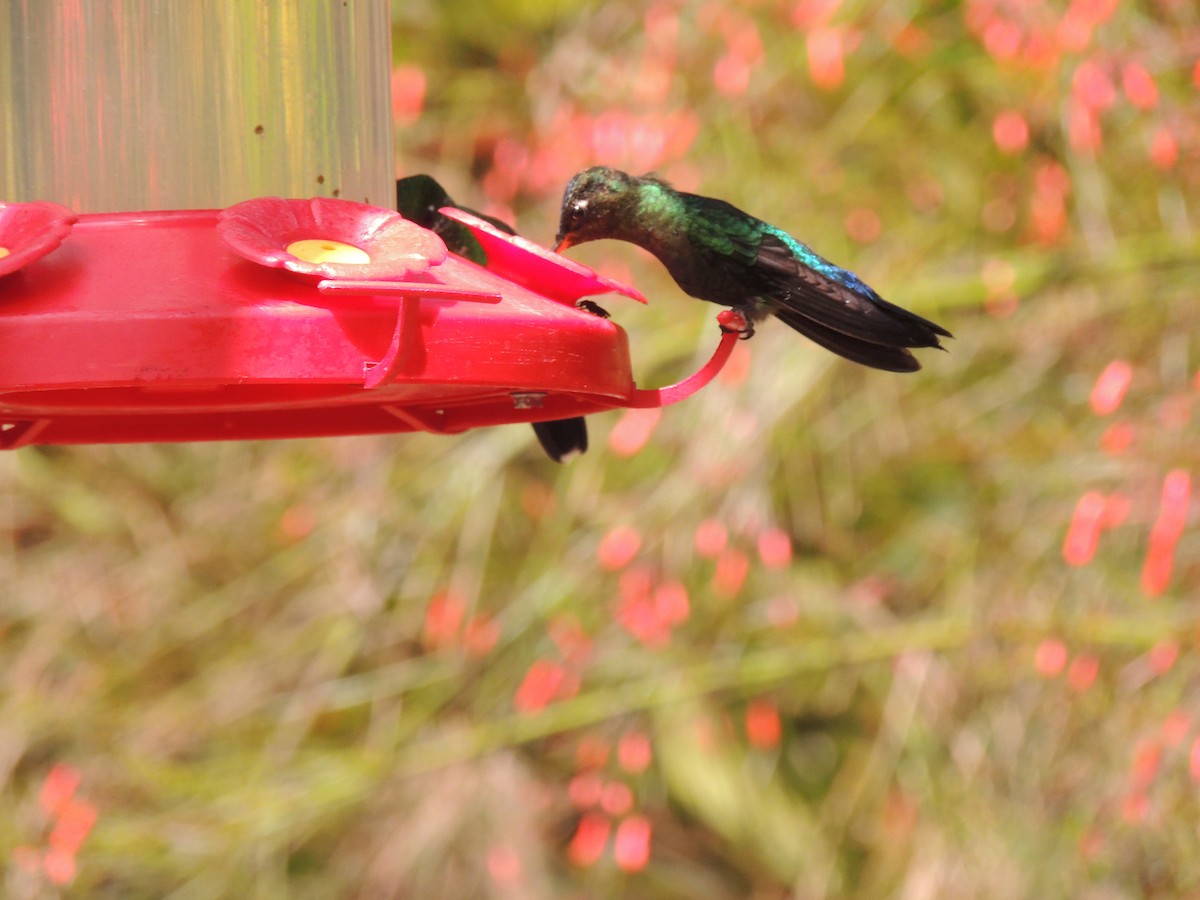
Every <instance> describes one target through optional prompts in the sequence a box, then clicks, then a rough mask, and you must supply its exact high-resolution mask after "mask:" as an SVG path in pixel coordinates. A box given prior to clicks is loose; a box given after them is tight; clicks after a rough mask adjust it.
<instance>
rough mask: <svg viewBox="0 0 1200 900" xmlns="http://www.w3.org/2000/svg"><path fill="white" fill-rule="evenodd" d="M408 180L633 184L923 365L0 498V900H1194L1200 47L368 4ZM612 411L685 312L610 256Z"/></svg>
mask: <svg viewBox="0 0 1200 900" xmlns="http://www.w3.org/2000/svg"><path fill="white" fill-rule="evenodd" d="M393 29H394V51H395V68H394V71H393V76H392V94H393V105H394V113H395V121H396V126H397V130H396V147H397V175H407V174H413V173H417V172H427V173H429V174H432V175H434V176H435V177H436V178H438V179H439V180H441V181H442V182H443V183H444V184H445V185H446V186H447V188H448V190H449V192H450V194H451V195H452V196H453V197H455V199H456V200H458V201H460V202H462V203H465V204H467V205H470V206H473V207H476V208H478V209H480V210H483V211H485V212H488V213H490V214H493V215H499V216H501V217H503V218H505V219H507V220H509V221H512V222H513V223H514V224H515V225H516V226H517V227H518V229H519V230H520V231H521V233H523V234H525V235H526V236H528V237H530V238H532V239H534V240H537V241H540V242H542V243H550V242H551V241H552V240H553V236H554V231H555V226H556V222H557V213H558V201H559V198H560V196H561V192H562V189H563V186H564V185H565V183H566V181H567V180H568V179H569V177H570V176H571V175H572V174H574V173H575V172H576V171H577V170H579V169H581V168H584V167H586V166H589V165H592V164H596V163H606V164H609V165H614V166H617V167H621V168H625V169H628V170H631V171H633V172H638V173H640V172H645V171H650V170H653V171H657V172H659V173H660V174H662V175H663V176H665V177H666V178H668V179H670V180H672V181H673V182H674V183H675V184H676V186H678V187H680V188H682V189H687V190H696V191H699V192H702V193H706V194H711V195H716V196H720V197H722V198H724V199H727V200H729V201H731V202H733V203H735V204H736V205H738V206H741V207H742V208H744V209H746V210H748V211H750V212H752V213H754V214H756V215H758V216H760V217H762V218H764V219H767V220H768V221H771V222H774V223H776V224H778V225H780V226H781V227H783V228H785V229H786V230H788V231H791V232H792V233H793V234H795V235H797V236H798V237H799V238H800V239H802V240H804V241H806V242H808V243H810V244H812V245H813V246H814V247H815V248H816V249H817V250H818V251H819V252H821V253H822V254H824V255H825V256H828V257H830V258H831V259H833V260H834V261H836V262H838V263H840V264H842V265H844V266H846V267H848V268H851V269H853V270H854V271H856V272H857V273H858V274H859V275H861V276H862V277H863V278H864V279H865V280H866V281H867V282H869V283H870V284H872V285H873V286H874V287H875V288H876V289H877V290H878V291H879V292H880V293H881V294H882V295H883V296H885V297H887V298H889V299H890V300H892V301H893V302H895V303H898V304H900V305H902V306H905V307H908V308H911V309H913V310H915V311H917V312H919V313H921V314H923V315H926V316H928V317H930V318H932V319H934V320H935V321H937V322H939V323H940V324H942V325H944V326H946V327H948V328H949V329H950V330H951V331H953V332H954V334H955V336H956V339H955V340H953V341H950V342H947V349H948V351H949V352H947V353H938V352H925V353H923V354H922V355H921V359H922V362H923V363H924V366H925V368H924V369H923V370H922V371H921V372H919V373H917V374H914V375H908V376H901V375H894V374H889V373H883V372H876V371H868V370H865V369H862V368H859V367H856V366H854V365H852V364H850V363H847V362H844V361H841V360H839V359H836V358H834V357H833V356H831V355H829V354H827V353H825V352H823V351H821V350H820V349H819V348H817V347H815V346H814V345H811V344H809V343H807V342H805V341H804V340H803V339H801V338H800V337H798V336H797V335H795V334H794V333H792V332H791V331H790V330H789V329H786V328H785V327H783V326H782V325H779V324H777V323H773V322H769V323H766V324H765V325H763V326H762V327H761V328H760V329H759V332H758V334H757V336H756V337H755V338H754V339H753V340H752V341H749V342H745V343H743V344H741V345H739V348H738V352H737V355H736V356H735V357H734V359H733V361H732V362H731V364H730V366H729V367H728V369H727V370H726V372H725V373H724V374H723V375H722V376H721V378H720V379H719V380H718V381H717V382H716V383H714V384H713V385H712V386H710V387H709V388H707V389H706V390H705V391H703V392H702V393H701V394H699V395H697V396H696V397H693V398H692V399H690V400H688V401H687V402H685V403H682V404H680V405H678V406H674V407H670V408H668V409H665V410H662V411H661V412H660V411H629V412H622V411H615V412H612V413H608V414H605V415H598V416H593V417H591V418H590V419H589V426H590V429H591V435H592V447H591V450H590V451H589V452H588V454H587V455H586V456H584V457H582V458H581V459H577V460H575V461H574V462H571V463H570V464H568V465H566V466H557V465H555V464H554V463H552V462H550V461H549V460H547V459H546V458H545V456H544V455H543V454H542V452H541V450H540V449H539V447H538V446H537V444H536V442H535V441H534V439H533V436H532V433H531V431H530V429H529V428H528V427H527V426H510V427H503V428H497V429H491V430H481V431H476V432H471V433H467V434H464V435H461V436H454V437H446V436H435V435H412V436H396V437H369V438H345V439H333V440H312V441H285V442H277V443H231V444H188V445H146V446H112V447H105V446H94V447H72V448H27V449H23V450H20V451H16V452H12V453H8V454H5V455H3V456H0V529H2V532H3V540H2V541H0V585H2V586H3V587H0V671H3V673H4V678H3V685H2V687H0V790H2V795H0V796H2V801H0V859H2V860H3V865H2V868H3V871H4V875H3V879H4V882H3V883H4V893H5V895H6V896H11V897H18V898H19V897H44V896H45V897H53V896H59V895H63V896H88V897H172V898H206V897H226V896H229V897H233V896H237V897H249V896H253V897H284V896H295V897H364V898H366V897H370V898H375V897H402V898H408V897H495V898H541V897H578V898H593V897H595V898H599V897H639V898H640V897H646V898H660V897H661V898H669V897H713V898H726V897H727V898H735V897H754V898H785V897H797V898H819V897H847V898H849V897H854V898H858V897H863V898H866V897H904V898H924V897H947V896H955V897H997V898H1009V897H1011V898H1025V897H1039V896H1040V897H1065V896H1071V897H1091V898H1105V900H1107V898H1122V897H1178V896H1184V895H1196V894H1197V893H1198V892H1200V706H1198V703H1197V701H1198V697H1200V655H1198V653H1197V649H1198V648H1197V640H1198V637H1200V617H1198V616H1197V611H1196V603H1197V588H1198V586H1200V535H1198V534H1197V531H1196V529H1195V527H1194V521H1195V518H1196V510H1195V504H1194V503H1193V502H1192V500H1193V495H1194V493H1195V490H1194V487H1193V484H1192V471H1193V469H1194V468H1195V467H1196V463H1197V452H1196V449H1195V448H1196V445H1195V444H1194V443H1193V441H1195V440H1196V436H1197V421H1196V419H1195V417H1194V416H1195V409H1194V408H1195V405H1196V399H1197V389H1198V382H1197V369H1198V365H1197V351H1198V350H1200V347H1198V338H1197V335H1196V331H1197V326H1198V324H1200V304H1198V303H1197V300H1198V299H1200V296H1198V288H1197V281H1198V278H1200V264H1198V262H1197V258H1198V251H1200V232H1198V229H1197V222H1196V218H1197V216H1198V215H1200V9H1198V8H1197V6H1196V5H1195V4H1193V3H1190V2H1187V0H1139V2H1129V3H1120V4H1118V3H1117V0H1053V2H1049V0H964V2H932V0H903V2H891V3H887V4H882V3H879V4H875V3H865V2H855V0H782V2H781V0H746V2H734V0H703V2H692V0H654V2H651V3H648V4H647V3H633V2H626V0H607V2H604V3H599V2H581V3H567V2H559V3H543V2H527V0H488V2H485V0H459V2H455V3H452V4H451V3H442V4H439V3H433V2H408V3H400V2H397V3H395V5H394V18H393ZM571 255H572V256H574V257H575V258H577V259H580V260H581V261H584V262H587V263H589V264H591V265H594V266H596V267H597V268H599V269H601V270H602V271H604V272H605V273H607V274H609V275H613V276H615V277H619V278H625V279H628V280H630V281H632V282H633V283H635V284H637V285H638V286H639V287H640V288H641V289H642V290H643V291H644V292H645V293H646V294H647V295H648V296H649V297H650V298H651V302H650V305H649V306H648V307H641V306H639V305H637V304H633V303H625V302H624V301H621V300H620V299H617V300H610V301H609V302H608V303H607V304H606V305H607V307H608V309H609V311H610V312H611V313H612V314H613V316H614V319H615V321H617V322H618V323H619V324H620V325H621V326H622V327H623V328H625V329H626V330H627V332H628V334H629V339H630V345H631V354H632V357H633V360H634V366H635V375H636V377H637V380H638V382H639V384H640V385H641V386H657V385H662V384H668V383H670V382H672V381H674V380H676V379H677V378H679V377H681V376H682V375H684V374H686V373H688V372H690V371H692V370H694V369H695V368H696V366H697V364H698V362H699V361H701V360H702V359H704V358H706V355H707V354H708V353H709V352H710V351H711V349H712V347H713V345H714V343H715V341H716V338H717V329H716V327H715V321H714V315H715V313H716V311H717V308H716V307H713V306H710V305H708V304H703V303H699V302H696V301H693V300H690V299H689V298H686V297H685V296H684V295H682V294H681V293H680V292H679V290H678V289H677V288H676V287H675V285H674V283H673V282H671V281H670V279H669V278H668V277H666V276H665V274H664V273H663V271H662V269H661V267H660V266H659V265H658V264H657V263H656V262H654V261H653V260H651V259H650V258H649V257H647V256H645V255H644V254H642V253H641V252H640V251H637V250H634V249H632V248H630V247H627V246H623V245H620V244H616V243H612V242H604V243H596V244H590V245H587V246H583V247H580V248H578V249H573V250H572V251H571Z"/></svg>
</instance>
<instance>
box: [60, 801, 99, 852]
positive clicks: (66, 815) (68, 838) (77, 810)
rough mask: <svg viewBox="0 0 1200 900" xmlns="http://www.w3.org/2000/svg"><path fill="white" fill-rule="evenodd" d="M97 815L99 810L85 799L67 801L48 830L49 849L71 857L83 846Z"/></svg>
mask: <svg viewBox="0 0 1200 900" xmlns="http://www.w3.org/2000/svg"><path fill="white" fill-rule="evenodd" d="M98 817H99V811H98V810H97V809H96V807H95V806H94V805H93V804H91V803H89V802H87V801H86V800H70V801H68V802H67V805H66V806H65V807H64V808H63V809H62V810H61V811H60V812H59V815H58V821H56V822H55V823H54V828H53V829H51V831H50V838H49V844H50V847H51V849H52V850H57V851H59V852H60V853H65V854H67V855H69V856H72V857H73V856H74V855H75V854H76V853H78V852H79V848H80V847H82V846H83V842H84V841H85V840H86V839H87V836H88V835H89V834H90V833H91V831H92V827H93V826H94V825H95V824H96V819H97V818H98Z"/></svg>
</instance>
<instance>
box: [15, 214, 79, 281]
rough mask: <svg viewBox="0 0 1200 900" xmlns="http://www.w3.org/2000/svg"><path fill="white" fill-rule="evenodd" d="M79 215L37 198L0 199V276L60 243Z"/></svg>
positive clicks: (36, 258) (24, 264)
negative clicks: (28, 199) (4, 200)
mask: <svg viewBox="0 0 1200 900" xmlns="http://www.w3.org/2000/svg"><path fill="white" fill-rule="evenodd" d="M78 218H79V217H78V216H77V215H75V213H74V212H72V211H71V210H69V209H67V208H66V207H65V206H59V205H58V204H57V203H47V202H45V201H43V200H38V201H35V202H33V203H0V276H4V275H7V274H9V273H10V272H15V271H17V270H18V269H23V268H24V267H25V266H27V265H29V264H30V263H31V262H34V261H35V260H38V259H41V258H42V257H43V256H45V255H46V254H47V253H49V252H50V251H51V250H53V249H54V248H55V247H57V246H58V245H59V244H61V243H62V241H63V238H65V237H66V236H67V235H68V234H69V233H70V231H71V226H72V225H74V224H75V221H76V219H78Z"/></svg>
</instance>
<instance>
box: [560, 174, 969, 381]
mask: <svg viewBox="0 0 1200 900" xmlns="http://www.w3.org/2000/svg"><path fill="white" fill-rule="evenodd" d="M604 238H615V239H616V240H623V241H628V242H630V243H633V244H637V245H638V246H640V247H642V248H644V249H646V250H648V251H650V253H652V254H653V255H654V256H656V257H657V258H658V260H659V261H660V262H661V263H662V264H663V265H664V266H665V267H666V269H667V271H668V272H669V273H670V274H671V277H672V278H674V279H675V282H676V283H677V284H678V285H679V287H680V288H681V289H682V290H683V291H684V292H685V293H687V294H690V295H691V296H693V297H698V298H699V299H701V300H708V301H711V302H713V303H719V304H722V305H724V306H729V307H732V308H733V310H734V311H735V312H737V313H740V314H741V317H742V319H743V320H744V322H745V324H746V327H745V329H744V330H743V333H742V336H743V338H748V337H750V336H751V335H753V334H754V324H755V323H756V322H759V321H761V320H762V319H763V318H765V317H766V316H767V315H773V316H775V318H777V319H781V320H782V321H783V322H785V323H786V324H788V325H790V326H791V327H792V328H794V329H795V330H796V331H798V332H800V333H801V334H803V335H804V336H805V337H807V338H809V339H810V340H812V341H815V342H816V343H817V344H820V345H821V346H822V347H824V348H825V349H827V350H831V351H833V352H834V353H836V354H838V355H839V356H843V357H845V358H846V359H849V360H852V361H854V362H856V363H860V364H862V365H865V366H871V367H873V368H876V369H885V370H887V371H890V372H914V371H916V370H917V369H919V368H920V367H921V364H920V363H919V362H918V361H917V359H916V357H914V356H913V355H912V353H910V352H909V348H915V347H937V348H939V349H940V348H941V346H942V345H941V343H940V342H939V341H938V338H939V337H953V335H951V334H950V332H948V331H947V330H946V329H944V328H942V327H941V326H940V325H936V324H934V323H933V322H930V321H929V320H928V319H923V318H921V317H920V316H918V315H916V314H915V313H911V312H909V311H908V310H906V309H902V308H901V307H899V306H896V305H894V304H892V303H889V302H888V301H886V300H884V299H883V298H882V297H880V296H879V294H877V293H875V291H874V290H872V289H871V288H870V287H868V286H867V285H866V284H865V283H863V281H862V280H860V279H859V277H858V276H857V275H855V274H854V273H853V272H849V271H847V270H846V269H843V268H841V267H839V266H836V265H834V264H833V263H831V262H830V261H829V260H827V259H825V258H824V257H822V256H819V255H818V254H817V253H816V252H815V251H814V250H813V249H812V248H811V247H809V246H808V245H806V244H802V243H800V241H798V240H796V239H795V238H794V237H792V236H791V235H790V234H788V233H787V232H786V231H783V230H782V229H780V228H777V227H776V226H774V225H771V224H768V223H767V222H764V221H763V220H762V219H758V218H755V217H754V216H752V215H750V214H749V213H746V212H743V211H742V210H740V209H738V208H737V207H736V206H733V205H732V204H730V203H726V202H725V201H724V200H718V199H715V198H713V197H702V196H700V195H698V194H687V193H684V192H682V191H677V190H675V189H674V188H672V187H671V186H670V185H669V184H668V183H667V182H665V181H663V180H662V179H660V178H658V177H656V176H654V175H643V176H641V177H636V176H633V175H628V174H626V173H625V172H621V171H618V170H616V169H610V168H607V167H605V166H595V167H593V168H590V169H586V170H585V171H583V172H580V173H579V174H578V175H576V176H575V177H574V178H572V179H571V181H570V183H569V184H568V185H567V188H566V191H565V192H564V194H563V201H562V212H561V214H560V218H559V225H558V236H557V237H556V238H555V243H556V244H557V246H556V247H555V250H557V251H559V252H561V251H563V250H565V249H566V248H568V247H572V246H574V245H576V244H582V243H584V242H586V241H595V240H602V239H604Z"/></svg>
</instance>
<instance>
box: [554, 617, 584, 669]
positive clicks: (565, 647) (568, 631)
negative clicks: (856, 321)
mask: <svg viewBox="0 0 1200 900" xmlns="http://www.w3.org/2000/svg"><path fill="white" fill-rule="evenodd" d="M546 632H547V634H549V635H550V640H552V641H553V642H554V646H555V647H557V648H558V652H559V654H561V656H562V658H563V660H564V661H566V662H568V663H570V664H571V665H573V666H581V665H583V664H584V662H586V661H587V659H588V657H590V656H591V655H592V638H591V635H589V634H588V633H587V631H586V630H585V629H584V627H583V625H582V623H580V621H579V619H577V618H576V617H575V616H573V615H571V614H570V613H560V614H558V615H556V616H554V617H553V618H552V619H551V620H550V621H549V622H548V623H547V625H546Z"/></svg>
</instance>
